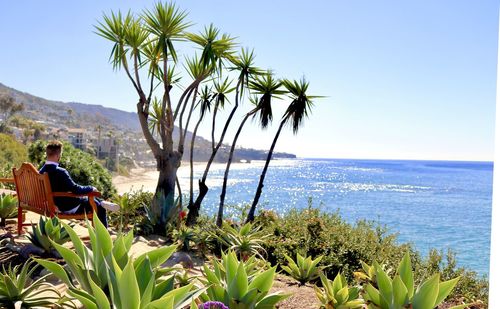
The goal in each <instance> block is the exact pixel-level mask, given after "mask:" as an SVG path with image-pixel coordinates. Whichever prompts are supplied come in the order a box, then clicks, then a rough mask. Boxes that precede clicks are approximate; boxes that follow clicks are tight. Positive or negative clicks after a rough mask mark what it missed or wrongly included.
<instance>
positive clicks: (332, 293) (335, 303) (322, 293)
mask: <svg viewBox="0 0 500 309" xmlns="http://www.w3.org/2000/svg"><path fill="white" fill-rule="evenodd" d="M320 278H321V283H322V285H323V288H322V289H320V288H318V287H316V286H315V287H314V289H315V290H316V296H317V297H318V299H319V301H320V302H321V308H325V309H351V308H362V307H363V304H364V303H365V302H364V300H363V299H361V298H359V288H357V287H351V288H350V287H349V286H348V285H347V280H346V279H345V277H344V275H342V274H341V273H338V274H337V276H336V277H335V279H334V280H333V281H331V280H329V279H328V278H326V276H325V275H324V274H323V273H321V274H320Z"/></svg>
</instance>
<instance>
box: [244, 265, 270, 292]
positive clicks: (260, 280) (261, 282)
mask: <svg viewBox="0 0 500 309" xmlns="http://www.w3.org/2000/svg"><path fill="white" fill-rule="evenodd" d="M275 271H276V266H274V267H271V268H269V269H268V270H266V271H264V272H263V273H260V274H258V275H257V276H256V277H255V278H254V279H253V280H252V282H251V283H250V285H249V286H248V289H249V290H251V289H258V290H259V292H268V291H269V290H270V289H271V287H272V286H273V282H274V274H275Z"/></svg>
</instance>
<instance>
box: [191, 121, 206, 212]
mask: <svg viewBox="0 0 500 309" xmlns="http://www.w3.org/2000/svg"><path fill="white" fill-rule="evenodd" d="M202 120H203V117H202V116H200V119H198V122H197V123H196V126H195V127H194V131H193V136H192V137H191V152H190V153H189V168H190V171H189V205H188V208H189V209H191V207H193V197H194V192H193V191H194V190H193V187H194V185H193V176H194V171H193V158H194V154H193V153H194V141H195V139H196V133H198V127H199V126H200V123H201V121H202Z"/></svg>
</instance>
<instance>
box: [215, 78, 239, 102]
mask: <svg viewBox="0 0 500 309" xmlns="http://www.w3.org/2000/svg"><path fill="white" fill-rule="evenodd" d="M231 83H232V80H229V78H228V77H226V78H225V79H224V81H222V82H221V81H220V80H216V81H214V88H215V95H216V96H217V102H216V106H217V108H220V109H223V108H224V104H225V103H226V101H228V100H229V99H228V97H227V95H228V94H229V93H231V92H233V91H234V89H236V87H231Z"/></svg>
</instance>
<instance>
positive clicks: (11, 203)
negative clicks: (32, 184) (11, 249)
mask: <svg viewBox="0 0 500 309" xmlns="http://www.w3.org/2000/svg"><path fill="white" fill-rule="evenodd" d="M16 215H17V198H16V197H15V196H12V195H10V194H1V195H0V226H5V220H6V219H10V218H15V217H16Z"/></svg>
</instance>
